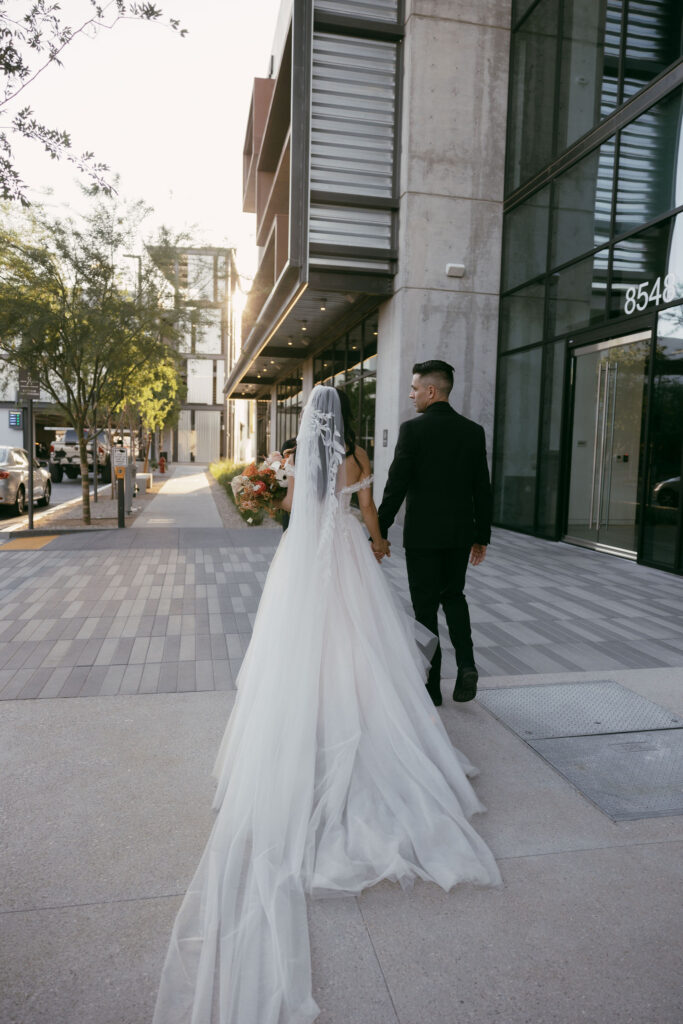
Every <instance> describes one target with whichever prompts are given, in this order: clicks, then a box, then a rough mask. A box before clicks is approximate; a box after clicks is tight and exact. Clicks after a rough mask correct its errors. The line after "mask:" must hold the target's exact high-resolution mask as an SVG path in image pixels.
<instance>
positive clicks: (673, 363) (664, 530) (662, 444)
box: [643, 306, 683, 569]
mask: <svg viewBox="0 0 683 1024" xmlns="http://www.w3.org/2000/svg"><path fill="white" fill-rule="evenodd" d="M648 457H649V466H648V475H647V485H646V502H645V534H644V545H643V557H644V559H645V561H647V562H655V563H656V564H658V565H663V566H666V567H667V568H670V569H675V568H680V564H679V565H678V566H677V565H676V542H677V540H678V543H679V545H680V544H681V516H682V513H681V508H682V507H683V502H682V501H681V496H682V494H683V492H682V491H681V477H682V475H683V307H682V306H673V307H672V308H671V309H667V310H664V311H663V312H662V313H660V314H659V316H658V318H657V341H656V347H655V359H654V374H653V389H652V414H651V419H650V432H649V450H648ZM680 557H683V552H682V554H681V556H680Z"/></svg>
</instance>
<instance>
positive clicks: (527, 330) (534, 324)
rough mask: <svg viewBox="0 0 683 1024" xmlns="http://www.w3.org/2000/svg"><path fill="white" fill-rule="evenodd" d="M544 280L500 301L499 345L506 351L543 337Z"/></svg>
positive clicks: (530, 343) (531, 343) (532, 342)
mask: <svg viewBox="0 0 683 1024" xmlns="http://www.w3.org/2000/svg"><path fill="white" fill-rule="evenodd" d="M544 298H545V283H544V282H543V281H539V282H537V283H536V284H530V285H527V286H526V288H520V289H519V291H517V292H513V293H512V295H506V296H505V298H504V299H502V300H501V304H500V348H501V351H502V352H507V351H509V350H510V349H513V348H522V347H523V346H524V345H533V344H534V343H535V342H537V341H542V340H543V308H544Z"/></svg>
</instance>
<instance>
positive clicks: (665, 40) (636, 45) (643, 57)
mask: <svg viewBox="0 0 683 1024" xmlns="http://www.w3.org/2000/svg"><path fill="white" fill-rule="evenodd" d="M682 26H683V4H681V0H656V2H655V3H653V2H652V0H629V4H628V12H627V15H626V47H625V50H624V90H623V102H626V100H628V99H630V98H631V96H633V95H634V94H635V93H637V92H638V91H639V90H640V89H642V88H643V86H645V85H647V83H648V82H650V81H652V79H653V78H656V77H657V75H658V74H660V72H662V71H664V69H665V68H668V67H669V66H670V65H671V64H673V63H674V61H676V60H678V58H679V57H680V55H681V28H682Z"/></svg>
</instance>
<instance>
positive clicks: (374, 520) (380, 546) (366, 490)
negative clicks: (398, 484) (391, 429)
mask: <svg viewBox="0 0 683 1024" xmlns="http://www.w3.org/2000/svg"><path fill="white" fill-rule="evenodd" d="M356 455H357V458H358V461H359V462H360V464H361V466H362V468H363V475H362V477H361V480H364V479H365V478H366V477H368V476H370V474H371V472H372V468H371V466H370V460H369V458H368V457H367V454H366V453H365V452H364V451H363V449H362V448H357V449H356ZM358 505H359V508H360V514H361V515H362V517H363V522H364V523H365V526H366V528H367V531H368V533H369V534H370V539H371V540H372V547H373V550H374V551H375V552H382V554H386V555H388V554H389V545H388V543H387V541H385V540H384V539H383V537H382V531H381V530H380V528H379V518H378V516H377V507H376V505H375V502H374V501H373V498H372V488H370V487H362V488H361V489H360V491H359V492H358Z"/></svg>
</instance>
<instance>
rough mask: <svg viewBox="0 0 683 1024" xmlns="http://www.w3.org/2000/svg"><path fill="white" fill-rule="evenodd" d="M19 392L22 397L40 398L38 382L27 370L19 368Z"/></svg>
mask: <svg viewBox="0 0 683 1024" xmlns="http://www.w3.org/2000/svg"><path fill="white" fill-rule="evenodd" d="M19 394H20V395H21V397H22V398H40V384H39V383H38V381H37V380H36V378H35V377H32V376H31V374H30V373H29V372H28V371H27V370H19Z"/></svg>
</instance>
